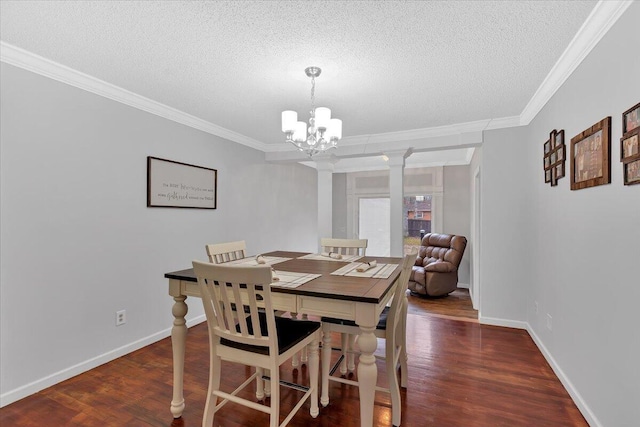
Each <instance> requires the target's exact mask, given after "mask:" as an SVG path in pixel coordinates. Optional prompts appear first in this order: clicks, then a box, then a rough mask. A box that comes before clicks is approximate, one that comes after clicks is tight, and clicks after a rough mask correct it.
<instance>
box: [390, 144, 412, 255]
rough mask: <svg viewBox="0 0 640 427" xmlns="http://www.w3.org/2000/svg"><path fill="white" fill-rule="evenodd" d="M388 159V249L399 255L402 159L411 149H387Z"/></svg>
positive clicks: (401, 246) (401, 231) (402, 237)
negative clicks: (389, 224)
mask: <svg viewBox="0 0 640 427" xmlns="http://www.w3.org/2000/svg"><path fill="white" fill-rule="evenodd" d="M384 154H385V155H386V156H387V158H388V159H389V160H387V164H388V165H389V198H390V200H389V202H390V203H389V205H390V209H391V212H390V221H391V227H390V232H391V236H390V242H389V243H390V249H391V256H393V257H401V256H403V254H404V232H403V230H402V229H403V227H402V225H403V224H402V221H403V219H402V218H403V200H404V160H405V159H406V158H407V157H409V156H410V155H411V150H410V149H409V150H398V151H389V152H385V153H384Z"/></svg>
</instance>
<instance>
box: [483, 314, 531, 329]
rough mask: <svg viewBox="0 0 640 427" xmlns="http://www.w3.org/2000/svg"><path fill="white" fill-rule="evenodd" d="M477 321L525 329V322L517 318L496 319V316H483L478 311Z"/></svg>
mask: <svg viewBox="0 0 640 427" xmlns="http://www.w3.org/2000/svg"><path fill="white" fill-rule="evenodd" d="M478 322H480V323H481V324H483V325H491V326H502V327H505V328H516V329H527V322H521V321H519V320H508V319H498V318H496V317H484V316H482V314H480V313H478Z"/></svg>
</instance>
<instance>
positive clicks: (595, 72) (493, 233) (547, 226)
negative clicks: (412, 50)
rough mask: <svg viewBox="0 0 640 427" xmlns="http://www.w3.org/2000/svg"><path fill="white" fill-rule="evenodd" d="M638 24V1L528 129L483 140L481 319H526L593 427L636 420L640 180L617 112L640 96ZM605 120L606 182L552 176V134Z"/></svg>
mask: <svg viewBox="0 0 640 427" xmlns="http://www.w3.org/2000/svg"><path fill="white" fill-rule="evenodd" d="M638 22H640V3H638V2H635V3H633V4H632V5H631V6H630V7H629V9H628V10H627V11H626V12H625V14H624V15H623V16H622V17H621V18H620V19H619V21H618V22H617V23H616V24H615V25H614V26H613V27H612V29H611V30H610V31H609V32H608V33H607V34H606V35H605V36H604V38H603V39H602V40H601V41H600V43H599V44H598V45H597V46H596V47H595V49H594V50H593V51H592V52H591V54H590V55H589V56H588V57H587V58H586V59H585V60H584V61H583V63H582V64H581V65H580V66H579V67H578V68H577V69H576V71H575V72H574V73H573V74H572V76H571V77H570V78H569V79H568V80H567V81H566V82H565V84H564V85H563V86H562V87H561V88H560V90H559V91H558V92H557V93H556V94H555V96H554V97H553V98H552V99H551V100H550V102H549V103H548V104H547V105H546V106H545V108H544V109H543V110H542V111H541V112H540V113H539V114H538V115H537V117H536V118H535V119H534V121H533V122H532V123H531V124H530V125H529V126H527V127H526V128H518V129H512V130H502V131H492V132H487V133H486V134H485V142H484V144H483V162H482V191H483V193H482V203H483V209H482V215H483V224H482V242H483V244H482V259H481V263H482V275H481V280H482V316H483V317H486V318H502V319H511V320H516V321H524V322H526V324H527V325H528V329H529V331H530V333H531V334H532V336H533V337H534V340H536V342H537V343H538V345H539V347H540V348H541V350H542V351H543V353H544V354H545V355H546V357H547V360H549V362H550V364H551V365H552V367H553V368H554V370H555V371H556V373H557V374H558V376H559V377H560V379H561V380H562V381H563V383H564V384H565V387H566V388H567V389H568V390H569V392H570V394H571V395H572V397H573V399H574V401H575V402H576V404H577V405H578V407H579V408H580V409H581V410H582V412H583V414H584V415H585V417H586V418H587V420H588V421H589V423H590V424H591V425H593V426H616V427H630V426H636V425H638V420H640V405H638V403H639V402H640V369H638V361H639V360H640V332H639V322H638V315H637V313H638V306H639V304H640V286H639V283H640V279H639V278H640V262H639V261H640V257H639V255H640V249H639V247H638V242H640V226H639V225H638V219H639V218H640V185H635V186H624V185H623V180H622V164H621V163H620V161H619V159H620V142H619V141H620V137H621V113H622V112H623V111H625V110H626V109H628V108H630V107H631V106H633V105H635V104H636V103H638V102H639V101H640V79H639V78H638V76H640V55H638V54H637V49H636V50H635V51H633V48H631V49H630V47H631V46H633V47H636V48H637V46H640V33H638ZM607 116H612V133H611V135H612V144H611V159H612V160H611V166H612V168H611V169H612V177H611V184H608V185H603V186H599V187H594V188H587V189H583V190H578V191H571V190H570V178H569V177H568V176H566V177H565V178H562V179H560V180H559V182H558V186H557V187H550V186H549V184H545V183H544V176H543V170H542V150H543V143H544V142H545V141H546V139H547V138H548V135H549V132H550V131H551V130H553V129H564V130H565V134H566V139H567V153H569V146H570V145H569V141H570V139H571V138H572V137H573V136H575V135H577V134H578V133H580V132H582V131H583V130H585V129H586V128H588V127H590V126H591V125H593V124H594V123H596V122H598V121H599V120H601V119H603V118H604V117H607ZM566 168H567V175H568V171H569V163H567V164H566ZM535 302H538V305H539V312H538V313H537V314H536V313H535V312H534V304H535ZM547 313H548V314H550V315H551V316H552V330H548V329H547V328H546V316H547Z"/></svg>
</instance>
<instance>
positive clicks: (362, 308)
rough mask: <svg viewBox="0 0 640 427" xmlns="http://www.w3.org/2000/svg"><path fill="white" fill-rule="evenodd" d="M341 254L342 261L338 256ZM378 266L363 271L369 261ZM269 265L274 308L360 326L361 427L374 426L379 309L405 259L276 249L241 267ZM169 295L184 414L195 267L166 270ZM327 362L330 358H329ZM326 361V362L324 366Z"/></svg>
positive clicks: (175, 410)
mask: <svg viewBox="0 0 640 427" xmlns="http://www.w3.org/2000/svg"><path fill="white" fill-rule="evenodd" d="M337 258H340V259H337ZM371 261H376V263H375V264H374V263H371V265H375V268H370V267H367V268H369V270H367V271H365V272H359V271H358V270H359V269H361V268H357V267H358V266H360V265H363V264H364V263H370V262H371ZM258 262H260V263H267V264H270V265H271V266H272V268H273V269H274V275H275V278H276V279H279V280H278V281H274V282H273V283H272V284H271V291H272V292H271V294H272V301H273V309H274V310H279V311H283V312H290V313H296V314H298V315H300V314H306V315H310V316H318V317H322V316H326V317H333V318H337V319H344V320H352V321H355V323H356V324H357V325H358V327H359V328H360V334H359V336H358V347H359V350H360V356H359V363H358V367H357V375H358V389H359V400H360V425H361V427H371V426H373V413H374V411H373V409H374V398H375V390H376V381H377V376H378V370H377V366H376V362H375V361H376V359H375V356H374V353H375V351H376V348H377V345H378V341H377V339H376V336H375V335H374V332H375V330H376V325H377V324H378V321H379V318H380V313H381V312H382V310H383V309H384V307H385V305H386V304H387V303H388V302H389V301H390V300H391V298H392V296H393V288H394V285H395V283H396V281H397V280H398V277H399V275H400V267H401V264H402V258H394V257H376V256H365V257H360V256H346V255H345V256H340V257H338V256H336V255H335V254H333V255H331V254H327V253H324V254H320V253H319V254H313V253H308V252H291V251H272V252H268V253H263V254H260V255H259V256H255V257H247V258H245V259H244V260H237V261H234V263H235V264H237V265H260V264H259V263H258ZM164 277H165V278H167V279H169V295H170V296H171V297H173V300H174V304H173V307H172V314H173V317H174V320H173V327H172V329H171V343H172V350H173V398H172V401H171V408H170V410H171V413H172V415H173V417H174V418H179V417H180V416H181V415H182V413H183V411H184V408H185V400H184V396H183V380H184V360H185V349H186V339H187V326H186V320H185V316H186V315H187V312H188V306H187V297H195V298H200V290H199V287H198V282H197V278H196V276H195V274H194V272H193V268H187V269H184V270H179V271H173V272H169V273H166V274H165V275H164ZM326 345H329V346H330V345H331V336H329V334H327V335H326V336H324V337H323V346H326ZM327 362H328V361H327ZM324 366H326V365H324V361H323V367H324ZM328 403H329V394H328V387H326V386H323V387H322V391H321V397H320V404H321V405H322V406H327V405H328Z"/></svg>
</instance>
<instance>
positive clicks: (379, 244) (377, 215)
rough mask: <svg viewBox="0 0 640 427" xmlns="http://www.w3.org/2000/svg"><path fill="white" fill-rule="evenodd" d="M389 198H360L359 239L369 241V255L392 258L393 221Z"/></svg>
mask: <svg viewBox="0 0 640 427" xmlns="http://www.w3.org/2000/svg"><path fill="white" fill-rule="evenodd" d="M390 212H391V210H390V199H389V198H388V197H378V198H364V197H362V198H360V199H359V203H358V237H359V238H360V239H368V240H369V242H368V245H367V254H370V255H376V256H390V253H391V220H390Z"/></svg>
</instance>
